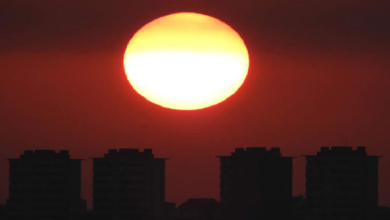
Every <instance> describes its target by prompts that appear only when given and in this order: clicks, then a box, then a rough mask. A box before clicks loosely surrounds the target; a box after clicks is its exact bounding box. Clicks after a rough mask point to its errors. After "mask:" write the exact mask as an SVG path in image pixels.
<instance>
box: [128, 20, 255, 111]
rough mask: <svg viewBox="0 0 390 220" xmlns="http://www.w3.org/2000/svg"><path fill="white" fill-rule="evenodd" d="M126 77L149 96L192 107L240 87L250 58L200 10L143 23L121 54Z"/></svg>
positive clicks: (162, 103)
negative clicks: (200, 12) (196, 12)
mask: <svg viewBox="0 0 390 220" xmlns="http://www.w3.org/2000/svg"><path fill="white" fill-rule="evenodd" d="M124 66H125V71H126V75H127V78H128V80H129V82H130V83H131V85H132V86H133V88H134V89H135V90H136V91H137V92H138V93H139V94H140V95H142V96H143V97H145V98H146V99H147V100H149V101H151V102H153V103H155V104H158V105H160V106H163V107H166V108H171V109H180V110H195V109H202V108H206V107H209V106H212V105H215V104H218V103H220V102H222V101H224V100H225V99H226V98H228V97H229V96H231V95H232V94H234V93H235V92H236V91H237V90H238V88H239V87H240V86H241V85H242V83H243V82H244V80H245V77H246V75H247V72H248V67H249V57H248V52H247V49H246V47H245V44H244V42H243V41H242V39H241V38H240V36H239V35H238V34H237V33H236V32H235V31H234V30H233V29H232V28H231V27H229V26H228V25H227V24H225V23H223V22H221V21H219V20H217V19H215V18H212V17H209V16H206V15H201V14H195V13H177V14H172V15H168V16H164V17H161V18H158V19H156V20H154V21H152V22H150V23H148V24H147V25H145V26H144V27H142V28H141V29H140V30H139V31H138V32H137V33H136V34H135V35H134V37H133V38H132V39H131V40H130V42H129V44H128V46H127V49H126V52H125V58H124Z"/></svg>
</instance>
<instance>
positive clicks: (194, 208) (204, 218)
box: [171, 198, 220, 220]
mask: <svg viewBox="0 0 390 220" xmlns="http://www.w3.org/2000/svg"><path fill="white" fill-rule="evenodd" d="M219 209H220V206H219V203H218V202H217V200H215V199H211V198H192V199H188V200H187V201H185V202H184V203H183V204H181V205H179V207H178V208H177V210H176V211H175V212H174V213H173V215H172V217H171V219H172V220H215V219H218V217H219V216H218V214H219Z"/></svg>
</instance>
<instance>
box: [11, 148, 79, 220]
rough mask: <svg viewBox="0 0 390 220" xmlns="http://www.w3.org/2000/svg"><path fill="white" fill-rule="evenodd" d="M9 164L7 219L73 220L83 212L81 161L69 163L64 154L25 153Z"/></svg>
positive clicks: (44, 151)
mask: <svg viewBox="0 0 390 220" xmlns="http://www.w3.org/2000/svg"><path fill="white" fill-rule="evenodd" d="M8 160H9V198H8V200H7V204H6V205H7V209H8V215H7V218H8V219H23V220H29V219H37V220H38V219H39V220H43V219H75V218H77V217H78V216H79V215H81V214H82V213H83V212H85V211H86V201H85V200H82V199H81V197H80V191H81V160H79V159H70V156H69V152H68V151H67V150H61V151H60V152H59V153H56V152H55V151H54V150H35V152H34V151H29V150H26V151H25V152H24V154H23V155H21V156H20V158H15V159H8Z"/></svg>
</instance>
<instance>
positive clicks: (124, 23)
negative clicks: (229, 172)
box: [0, 0, 390, 206]
mask: <svg viewBox="0 0 390 220" xmlns="http://www.w3.org/2000/svg"><path fill="white" fill-rule="evenodd" d="M180 11H191V12H199V13H204V14H208V15H211V16H214V17H217V18H219V19H221V20H223V21H225V22H227V23H228V24H230V25H231V26H232V27H233V28H234V29H235V30H237V31H238V32H239V33H240V34H241V36H242V37H243V39H244V41H245V42H246V44H247V47H248V49H249V53H250V58H251V64H250V65H251V66H250V70H249V74H248V77H247V79H246V81H245V83H244V84H243V86H242V87H241V89H240V90H239V91H238V92H237V93H236V94H235V95H233V96H232V97H231V98H229V99H228V100H226V101H225V102H223V103H221V104H219V105H216V106H214V107H211V108H208V109H204V110H199V111H189V112H188V111H174V110H169V109H164V108H162V107H159V106H157V105H154V104H152V103H150V102H148V101H146V100H145V99H143V98H142V97H141V96H139V95H138V94H136V92H135V91H134V90H133V89H132V88H131V86H130V84H129V83H128V81H127V79H126V76H125V74H124V70H123V64H122V58H123V53H124V50H125V47H126V45H127V42H128V40H129V39H130V38H131V36H132V35H133V34H134V33H135V31H136V30H137V29H138V28H140V27H141V26H142V25H144V24H146V23H147V22H149V21H151V20H152V19H154V18H157V17H159V16H162V15H166V14H169V13H173V12H180ZM389 11H390V3H388V1H381V0H375V1H360V0H348V1H347V0H344V1H335V0H328V1H319V0H310V1H309V0H300V1H287V0H277V1H258V0H240V1H232V0H224V1H222V0H213V1H208V0H207V1H206V0H188V1H183V0H142V1H141V0H139V1H138V0H132V1H130V0H126V1H125V0H116V1H115V2H112V1H108V0H107V1H101V0H100V1H93V2H91V1H86V0H81V1H77V3H76V2H74V1H62V0H61V1H49V0H39V1H38V0H36V1H28V0H13V1H1V2H0V30H1V31H0V67H1V72H0V156H1V157H2V158H10V157H18V156H19V155H20V154H22V153H23V151H24V150H26V149H56V150H59V149H69V150H70V153H71V155H72V157H74V158H83V159H87V158H89V157H99V156H103V154H104V153H106V152H107V151H108V149H110V148H126V147H132V148H153V150H154V152H155V155H156V156H157V157H164V158H170V160H168V161H167V167H166V185H167V188H166V198H167V200H168V201H174V202H176V203H178V204H180V203H182V202H183V201H185V200H186V199H187V198H190V197H214V198H218V195H219V160H218V158H215V156H217V155H228V154H230V152H232V151H233V150H234V148H236V147H250V146H267V147H281V150H282V153H283V155H286V156H296V157H298V158H297V159H295V162H294V166H295V167H294V195H299V194H302V193H304V175H305V173H304V158H302V157H300V155H307V154H315V153H316V152H317V151H318V150H319V148H320V147H321V146H331V145H345V144H346V143H347V144H348V145H352V146H357V145H364V146H366V147H367V151H368V153H369V154H371V155H382V156H384V157H383V158H381V159H380V175H379V178H380V185H379V190H380V192H379V194H380V195H379V199H380V204H381V205H387V206H390V187H389V186H388V184H386V183H387V182H389V181H390V177H389V175H388V173H389V170H387V167H389V166H390V148H389V145H390V135H389V131H390V114H389V112H390V74H389V71H390V54H389V51H390V43H389V42H390V29H389V27H388V24H389V23H390V14H389V13H388V12H389ZM83 163H84V164H83V165H84V166H83V180H82V181H83V186H82V187H83V197H84V198H85V199H88V200H89V201H90V199H91V194H92V185H91V184H92V174H91V169H92V165H91V161H90V160H86V161H84V162H83ZM7 169H8V164H7V161H5V160H1V161H0V203H4V202H5V199H6V198H7V193H8V192H7V189H8V173H7Z"/></svg>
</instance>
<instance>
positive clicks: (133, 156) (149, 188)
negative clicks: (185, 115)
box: [93, 149, 165, 219]
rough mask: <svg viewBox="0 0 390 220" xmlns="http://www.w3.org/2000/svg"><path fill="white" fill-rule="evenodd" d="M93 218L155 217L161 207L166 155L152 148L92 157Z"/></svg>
mask: <svg viewBox="0 0 390 220" xmlns="http://www.w3.org/2000/svg"><path fill="white" fill-rule="evenodd" d="M93 173H94V174H93V208H94V213H93V216H94V219H154V218H155V217H156V216H158V215H159V214H160V213H162V211H163V210H162V209H163V207H164V199H165V159H163V158H154V155H153V154H152V150H151V149H145V150H144V151H143V152H141V151H139V150H138V149H119V151H118V150H109V152H108V154H105V155H104V157H103V158H93Z"/></svg>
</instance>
